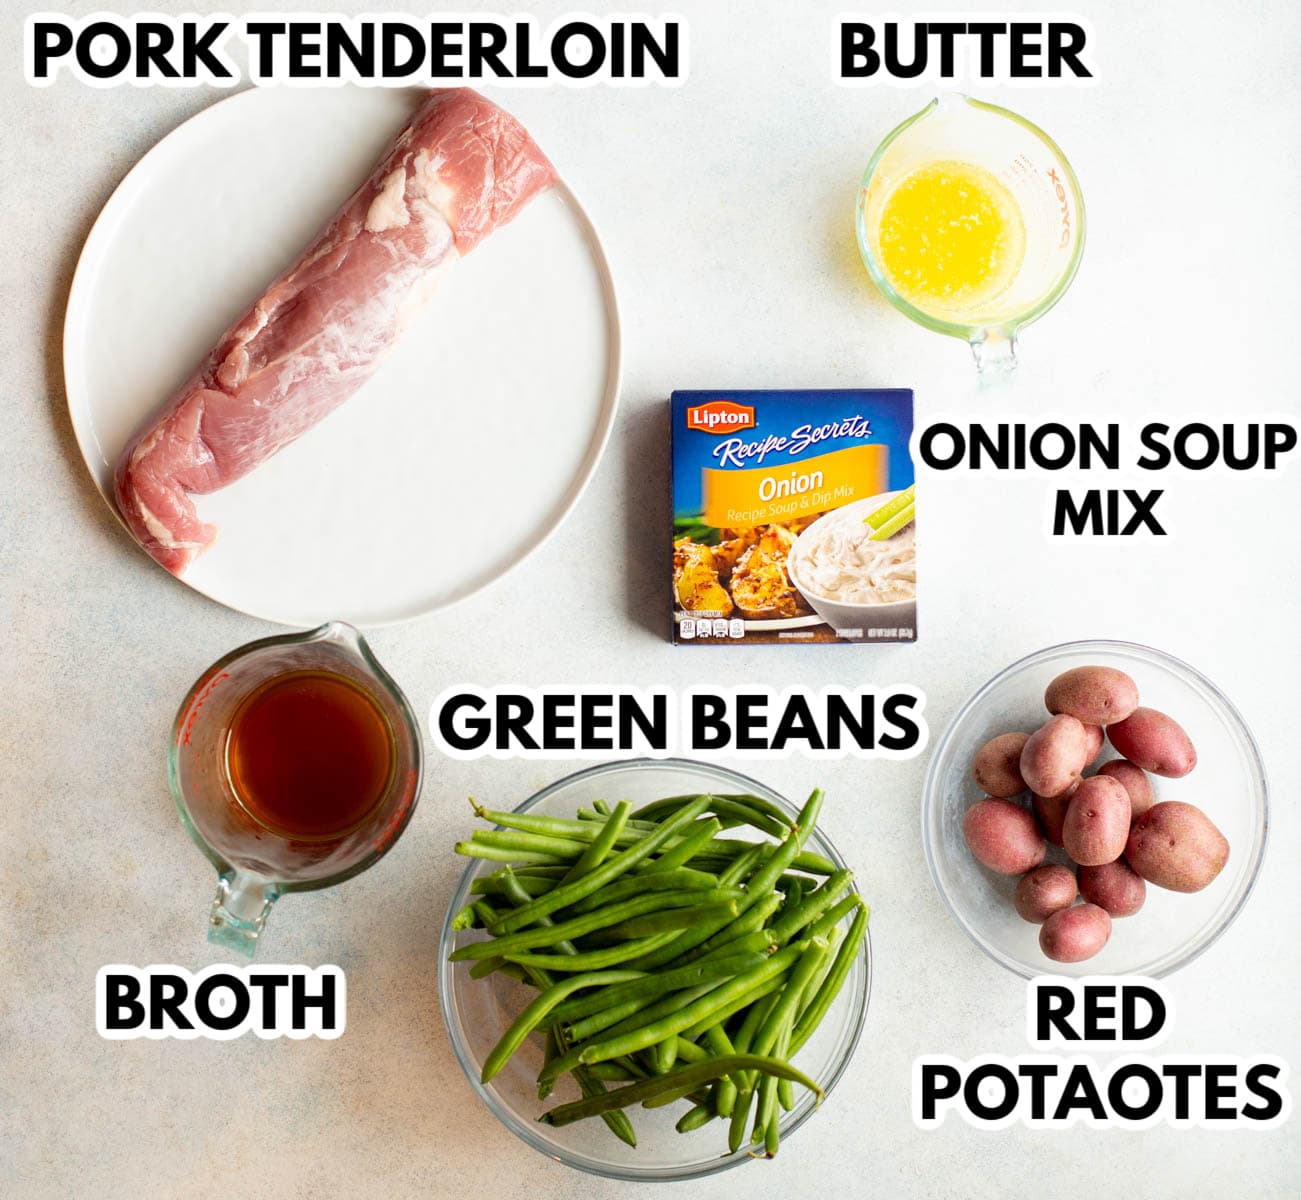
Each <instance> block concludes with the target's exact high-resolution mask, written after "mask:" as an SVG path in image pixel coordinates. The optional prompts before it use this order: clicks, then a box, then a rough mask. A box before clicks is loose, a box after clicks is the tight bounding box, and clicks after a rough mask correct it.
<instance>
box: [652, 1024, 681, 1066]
mask: <svg viewBox="0 0 1301 1200" xmlns="http://www.w3.org/2000/svg"><path fill="white" fill-rule="evenodd" d="M654 1058H655V1074H656V1075H667V1074H668V1073H669V1072H670V1071H671V1070H673V1067H674V1064H675V1063H676V1062H677V1061H678V1035H677V1034H676V1033H675V1034H674V1035H673V1036H672V1037H666V1038H665V1039H664V1040H663V1041H662V1042H660V1043H658V1044H657V1045H656V1046H655V1047H654Z"/></svg>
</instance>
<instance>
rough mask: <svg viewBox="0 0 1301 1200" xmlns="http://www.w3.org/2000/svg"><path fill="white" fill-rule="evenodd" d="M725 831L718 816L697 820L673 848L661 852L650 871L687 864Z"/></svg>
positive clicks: (668, 869) (670, 869) (669, 869)
mask: <svg viewBox="0 0 1301 1200" xmlns="http://www.w3.org/2000/svg"><path fill="white" fill-rule="evenodd" d="M722 831H723V826H722V824H721V823H720V822H719V820H718V818H717V817H709V818H708V819H707V820H704V821H697V822H696V824H695V827H694V829H693V830H692V831H691V832H690V833H688V834H686V835H685V836H684V837H683V838H682V840H681V841H680V842H679V843H678V844H677V845H676V846H674V847H673V849H671V850H668V851H666V852H665V853H664V854H661V855H660V857H659V858H657V859H655V861H654V862H652V863H651V864H650V865H649V866H648V867H647V871H649V872H659V871H672V870H673V869H674V868H675V867H683V866H686V864H687V863H689V862H690V861H691V860H692V859H693V858H694V857H695V856H696V855H697V854H699V853H700V851H701V849H702V848H703V847H704V846H706V845H707V844H708V843H709V842H712V841H713V840H714V838H715V837H716V836H717V835H718V834H720V833H721V832H722Z"/></svg>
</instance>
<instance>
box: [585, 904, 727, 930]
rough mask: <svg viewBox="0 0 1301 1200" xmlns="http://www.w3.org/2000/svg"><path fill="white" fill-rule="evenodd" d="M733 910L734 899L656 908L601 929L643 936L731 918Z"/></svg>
mask: <svg viewBox="0 0 1301 1200" xmlns="http://www.w3.org/2000/svg"><path fill="white" fill-rule="evenodd" d="M736 914H737V902H736V901H735V900H728V901H726V902H725V903H722V904H697V905H695V906H693V907H692V908H670V909H664V910H661V911H658V912H652V913H644V914H643V915H642V916H640V917H630V918H629V919H628V920H626V921H620V922H619V923H618V924H617V925H611V926H609V928H607V929H603V930H601V933H602V935H603V936H608V937H612V938H635V937H647V936H649V935H650V934H652V933H663V932H664V931H665V930H669V929H690V928H691V927H692V926H695V925H700V924H702V923H704V922H706V921H718V920H731V919H732V918H733V917H735V916H736Z"/></svg>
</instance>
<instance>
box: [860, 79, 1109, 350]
mask: <svg viewBox="0 0 1301 1200" xmlns="http://www.w3.org/2000/svg"><path fill="white" fill-rule="evenodd" d="M947 161H951V162H957V163H961V164H963V165H967V166H974V167H976V168H979V169H982V170H984V171H987V172H989V173H990V174H991V175H993V176H994V178H995V179H996V180H997V181H998V182H999V183H1000V184H1002V185H1003V187H1005V188H1006V189H1007V191H1008V192H1009V193H1010V194H1011V197H1012V199H1013V201H1014V202H1015V205H1016V207H1017V209H1019V211H1020V217H1021V221H1022V224H1023V226H1024V233H1025V243H1024V254H1023V257H1022V260H1021V264H1020V267H1019V269H1018V270H1017V271H1016V274H1015V277H1014V278H1013V279H1012V280H1011V281H1010V282H1009V283H1008V285H1007V287H1006V288H1004V289H1003V290H1002V291H1001V292H999V293H998V294H997V295H994V296H990V297H985V298H982V299H980V300H979V301H977V302H976V303H975V304H974V305H973V306H972V307H971V308H970V309H969V310H967V311H962V312H936V311H929V312H928V311H925V310H924V309H922V308H919V307H917V306H916V305H915V304H913V303H911V302H910V301H908V300H907V299H905V298H904V297H903V296H901V295H900V294H899V292H898V291H897V290H896V289H895V288H894V287H893V286H892V285H891V283H890V280H889V278H888V277H887V274H886V271H885V270H884V268H883V266H882V258H881V253H880V246H879V244H878V240H877V234H878V233H879V229H880V223H881V216H882V213H883V211H884V209H885V205H886V202H887V200H888V199H889V197H890V195H891V193H892V191H893V190H894V188H895V186H896V185H897V184H898V183H899V182H900V181H901V180H903V179H904V178H905V177H906V176H907V175H909V173H910V172H912V171H914V170H916V169H917V168H919V167H922V166H925V165H927V164H934V163H938V162H947ZM854 225H855V230H856V232H857V236H858V249H859V253H860V254H861V255H862V258H863V263H864V265H865V266H866V267H867V272H868V274H869V275H870V276H871V277H872V282H873V283H875V284H876V286H877V288H878V289H879V290H880V291H881V294H882V295H883V296H885V298H886V299H887V300H888V301H889V302H890V303H891V304H892V305H894V307H895V308H897V309H898V310H899V311H900V312H901V313H903V314H904V316H906V317H909V318H911V319H912V320H914V321H916V322H917V323H918V324H919V325H924V326H925V327H926V328H927V329H933V330H935V331H936V332H937V333H947V334H949V335H950V336H952V337H960V338H963V339H964V340H965V341H967V342H968V343H969V344H970V346H971V349H972V353H973V354H974V355H975V359H976V365H977V367H978V368H979V369H980V370H981V371H982V372H984V371H986V370H987V369H988V368H990V367H991V366H996V367H997V368H999V369H1002V370H1011V369H1012V368H1014V367H1015V366H1016V339H1017V335H1018V334H1019V332H1020V331H1021V330H1022V329H1023V328H1025V326H1027V325H1029V324H1030V323H1031V322H1032V321H1035V320H1037V319H1038V318H1039V317H1041V316H1043V314H1044V313H1046V312H1047V311H1048V310H1049V309H1050V308H1052V306H1053V305H1054V304H1056V303H1057V301H1058V300H1060V299H1061V297H1062V294H1063V293H1064V292H1065V291H1066V289H1067V288H1068V287H1069V286H1070V283H1071V280H1072V279H1074V278H1075V272H1076V271H1077V270H1078V268H1079V265H1080V256H1081V255H1082V254H1083V251H1084V199H1083V196H1082V195H1081V193H1080V186H1079V182H1078V181H1077V180H1076V178H1075V173H1074V171H1072V170H1071V165H1070V163H1068V162H1067V161H1066V156H1065V155H1064V154H1063V153H1062V152H1061V150H1060V149H1059V148H1058V146H1057V144H1056V143H1055V142H1054V141H1053V140H1052V139H1051V138H1050V137H1049V136H1048V135H1047V134H1046V133H1044V131H1043V130H1042V129H1039V128H1038V127H1037V126H1035V125H1033V124H1031V123H1030V122H1029V121H1027V120H1026V119H1025V118H1024V117H1021V116H1018V115H1017V114H1016V113H1014V112H1010V111H1008V110H1007V109H1005V108H999V107H998V106H997V105H994V104H986V103H984V102H982V101H980V100H973V99H971V98H970V97H969V96H962V95H956V94H951V95H946V96H942V97H939V98H938V99H935V100H932V101H931V102H930V103H929V104H928V105H927V106H926V107H925V108H924V109H922V111H921V112H919V113H916V114H914V115H913V116H911V117H909V118H908V119H907V120H906V121H904V122H903V123H902V124H901V125H899V126H897V127H896V128H895V129H894V130H893V131H892V132H891V133H890V134H889V135H888V136H887V137H886V139H885V140H884V141H883V142H882V143H881V144H880V146H878V147H877V149H876V153H875V154H873V155H872V159H871V161H870V162H869V163H868V164H867V170H866V171H865V172H864V174H863V182H862V185H861V186H860V188H859V191H858V203H857V206H856V209H855V216H854Z"/></svg>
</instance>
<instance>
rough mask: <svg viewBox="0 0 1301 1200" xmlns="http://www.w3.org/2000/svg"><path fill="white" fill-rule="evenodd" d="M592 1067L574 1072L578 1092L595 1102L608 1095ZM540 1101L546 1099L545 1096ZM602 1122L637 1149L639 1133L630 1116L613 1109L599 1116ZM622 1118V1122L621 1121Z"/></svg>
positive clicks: (621, 1139) (622, 1140)
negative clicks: (598, 1098) (634, 1127)
mask: <svg viewBox="0 0 1301 1200" xmlns="http://www.w3.org/2000/svg"><path fill="white" fill-rule="evenodd" d="M591 1071H592V1069H591V1068H590V1067H584V1068H583V1069H582V1070H580V1071H575V1072H574V1078H575V1080H577V1081H578V1090H579V1091H580V1092H582V1093H583V1098H584V1099H587V1100H595V1099H596V1098H597V1097H598V1096H605V1095H608V1092H607V1091H606V1087H605V1084H604V1083H602V1082H601V1081H600V1080H599V1079H597V1077H596V1076H595V1075H593V1074H592V1073H591ZM540 1099H546V1097H545V1096H543V1097H540ZM597 1115H598V1116H599V1117H600V1118H601V1120H602V1121H604V1122H605V1124H606V1125H607V1126H608V1127H609V1130H610V1132H611V1133H613V1134H614V1136H615V1137H617V1138H618V1139H619V1140H620V1141H621V1142H625V1143H626V1144H627V1145H629V1146H631V1147H632V1148H633V1149H634V1150H635V1149H636V1148H637V1132H636V1130H634V1129H633V1127H632V1122H631V1121H630V1120H629V1119H628V1114H627V1113H626V1112H623V1111H622V1110H621V1109H617V1108H612V1109H609V1110H607V1111H605V1112H601V1113H598V1114H597ZM620 1118H622V1120H620Z"/></svg>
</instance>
